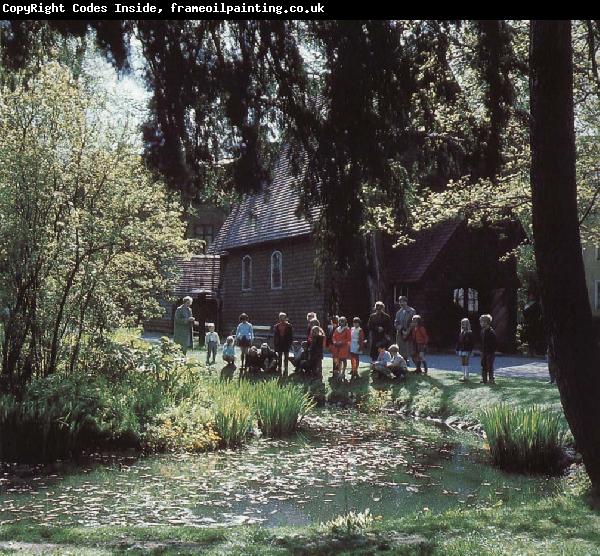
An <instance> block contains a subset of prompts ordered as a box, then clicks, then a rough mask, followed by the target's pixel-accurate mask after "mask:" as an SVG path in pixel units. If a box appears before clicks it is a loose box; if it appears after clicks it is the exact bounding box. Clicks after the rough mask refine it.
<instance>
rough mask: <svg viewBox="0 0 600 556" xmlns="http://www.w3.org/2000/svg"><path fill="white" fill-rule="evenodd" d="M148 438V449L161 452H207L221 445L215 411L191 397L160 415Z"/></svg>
mask: <svg viewBox="0 0 600 556" xmlns="http://www.w3.org/2000/svg"><path fill="white" fill-rule="evenodd" d="M144 440H145V444H146V447H147V448H148V449H150V450H151V451H161V452H162V451H179V450H181V451H185V452H204V451H207V450H215V449H216V448H217V447H218V446H220V445H221V437H220V436H219V434H218V432H217V430H216V427H215V424H214V416H213V414H212V412H211V411H209V410H208V409H206V408H204V407H201V406H199V405H197V404H196V403H194V402H191V401H189V400H188V401H184V402H183V403H181V404H180V405H178V406H176V407H172V408H170V409H169V410H167V411H165V412H164V413H162V414H160V415H158V416H157V417H156V423H155V424H153V425H150V426H149V427H148V429H147V431H146V433H145V435H144Z"/></svg>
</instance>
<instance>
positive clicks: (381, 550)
mask: <svg viewBox="0 0 600 556" xmlns="http://www.w3.org/2000/svg"><path fill="white" fill-rule="evenodd" d="M562 487H563V488H562V489H561V491H560V492H558V493H556V494H555V495H554V496H551V497H547V498H544V499H537V500H534V499H531V500H527V501H524V502H522V503H520V504H519V505H513V506H511V505H506V506H504V505H494V506H480V507H477V508H472V509H464V510H463V509H460V508H458V509H453V510H451V511H447V512H444V513H440V514H433V513H432V512H429V511H427V510H423V511H421V512H419V513H417V514H413V515H410V516H407V517H404V518H400V519H388V520H378V519H374V520H373V521H372V522H370V523H369V524H367V526H366V527H365V528H362V529H361V530H360V531H357V532H355V533H353V534H351V535H346V534H344V533H341V532H340V531H339V530H337V531H336V532H334V529H333V528H331V527H328V526H323V525H321V526H311V527H297V528H277V529H265V528H262V527H256V526H238V527H232V528H217V529H199V528H196V527H181V526H157V527H147V528H145V527H142V528H140V527H100V528H94V529H87V528H77V527H75V528H60V527H45V526H27V525H11V526H3V527H0V547H1V546H4V548H5V549H6V545H3V544H2V542H6V541H9V540H10V541H19V542H26V543H33V544H36V545H41V546H42V547H43V546H44V545H45V546H46V547H47V548H48V550H49V551H50V550H55V551H56V550H57V549H58V550H59V553H61V554H62V553H69V552H71V553H76V554H85V553H90V554H92V553H93V554H98V553H111V554H114V553H125V552H127V553H133V554H136V553H140V554H141V553H155V554H191V553H202V554H209V555H219V554H239V555H259V554H260V555H270V554H273V555H275V554H298V555H301V554H323V555H325V554H344V553H345V554H422V555H425V554H427V555H489V556H504V555H506V556H508V555H511V556H512V555H514V554H524V555H532V556H533V555H538V554H545V555H577V556H579V555H585V554H597V553H598V551H599V550H600V512H599V511H598V510H594V509H592V507H591V506H590V500H589V499H588V498H587V496H586V488H587V485H586V479H585V477H584V475H583V474H582V473H581V472H579V473H577V474H576V475H575V477H574V478H573V477H572V478H570V479H564V480H563V481H562Z"/></svg>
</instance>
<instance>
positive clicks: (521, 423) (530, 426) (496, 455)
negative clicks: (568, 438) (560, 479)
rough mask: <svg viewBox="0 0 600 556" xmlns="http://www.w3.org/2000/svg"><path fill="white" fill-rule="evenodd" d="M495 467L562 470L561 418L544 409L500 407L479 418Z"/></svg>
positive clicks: (538, 407)
mask: <svg viewBox="0 0 600 556" xmlns="http://www.w3.org/2000/svg"><path fill="white" fill-rule="evenodd" d="M480 420H481V424H482V426H483V429H484V431H485V434H486V436H487V441H488V443H489V446H490V451H491V454H492V459H493V461H494V464H495V465H497V466H498V467H501V468H502V469H507V470H516V471H527V472H550V473H554V472H557V471H559V470H560V462H561V459H562V455H563V446H564V443H565V434H566V430H565V425H564V421H563V419H562V417H561V416H560V415H559V414H558V413H555V412H552V411H548V409H547V408H546V407H544V406H539V405H534V406H532V407H527V408H515V407H511V406H509V405H506V404H500V405H497V406H494V407H492V408H490V409H486V410H484V411H483V412H482V414H481V416H480Z"/></svg>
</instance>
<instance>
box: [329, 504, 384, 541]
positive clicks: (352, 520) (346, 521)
mask: <svg viewBox="0 0 600 556" xmlns="http://www.w3.org/2000/svg"><path fill="white" fill-rule="evenodd" d="M373 522H374V518H373V516H372V515H371V510H369V508H367V509H366V510H365V511H364V512H348V513H346V514H344V515H339V516H337V517H335V518H334V519H331V520H330V521H328V522H326V523H324V524H323V525H322V526H321V528H322V529H323V530H324V531H327V532H330V533H341V534H344V535H353V534H356V533H360V532H361V531H363V530H364V529H367V528H369V527H371V526H372V525H373Z"/></svg>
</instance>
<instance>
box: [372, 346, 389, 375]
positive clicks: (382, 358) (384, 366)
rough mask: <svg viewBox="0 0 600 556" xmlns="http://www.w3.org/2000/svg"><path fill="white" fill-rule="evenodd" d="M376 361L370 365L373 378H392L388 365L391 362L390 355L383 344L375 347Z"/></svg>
mask: <svg viewBox="0 0 600 556" xmlns="http://www.w3.org/2000/svg"><path fill="white" fill-rule="evenodd" d="M377 350H378V352H379V353H378V355H377V359H376V360H375V361H373V362H372V363H371V374H372V375H373V377H384V378H392V373H391V371H390V369H389V367H388V364H389V363H391V361H392V355H391V354H390V352H389V351H388V350H387V349H385V344H379V345H378V346H377Z"/></svg>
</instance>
